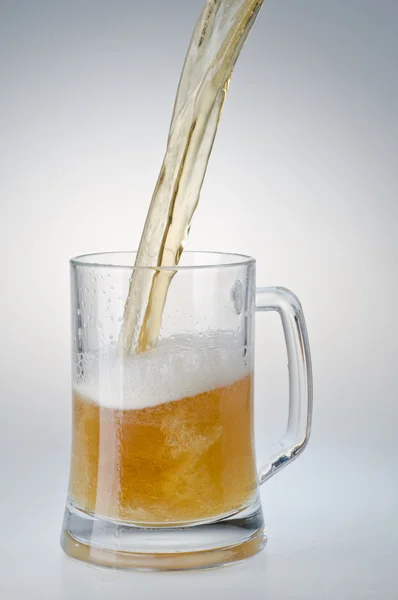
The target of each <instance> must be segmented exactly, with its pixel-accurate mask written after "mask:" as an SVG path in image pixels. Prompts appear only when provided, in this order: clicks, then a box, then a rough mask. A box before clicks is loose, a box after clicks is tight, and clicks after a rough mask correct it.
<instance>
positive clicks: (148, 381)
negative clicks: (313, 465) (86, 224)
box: [62, 253, 312, 569]
mask: <svg viewBox="0 0 398 600" xmlns="http://www.w3.org/2000/svg"><path fill="white" fill-rule="evenodd" d="M133 263H134V255H133V253H121V254H104V255H91V256H86V257H81V258H78V259H75V260H72V263H71V273H72V311H73V315H72V317H73V367H74V368H73V444H72V457H71V470H70V483H69V495H68V502H67V507H66V510H65V520H64V529H63V534H62V544H63V548H64V549H65V551H66V552H67V553H68V554H69V555H71V556H74V557H76V558H81V559H83V560H87V561H90V562H94V563H97V564H106V565H110V566H120V567H144V568H145V567H146V568H178V569H180V568H192V567H199V566H215V565H217V564H224V563H227V562H232V561H236V560H240V559H242V558H245V557H247V556H250V555H252V554H255V553H256V552H258V551H259V550H260V549H261V548H262V547H263V546H264V545H265V539H266V538H265V534H264V531H263V519H262V512H261V505H260V499H259V492H258V484H259V483H262V482H263V481H265V480H266V479H267V478H268V477H270V476H271V475H272V474H273V473H275V472H276V471H278V470H279V469H280V468H281V467H282V466H284V465H285V464H286V463H288V462H289V461H290V460H292V459H293V458H295V457H296V456H298V454H299V453H300V452H301V451H302V449H303V448H304V446H305V444H306V442H307V440H308V436H309V427H310V419H311V408H312V407H311V402H312V396H311V394H312V389H311V368H310V358H309V347H308V341H307V335H306V329H305V322H304V318H303V315H302V311H301V307H300V304H299V303H298V301H297V299H296V298H295V297H294V296H293V295H292V294H291V293H290V292H288V291H286V290H282V289H280V288H268V289H261V290H257V291H256V289H255V261H254V260H253V259H250V258H248V257H244V256H240V255H226V254H211V253H184V255H183V259H182V261H181V265H180V266H179V267H174V268H170V270H174V271H177V274H176V276H175V277H174V278H173V280H172V284H171V287H170V289H169V293H168V298H167V302H166V306H165V309H164V313H163V319H162V329H161V332H160V336H159V340H158V344H157V346H156V347H155V348H154V349H152V350H148V351H147V352H143V353H140V354H136V355H132V356H127V357H120V355H119V353H118V348H117V346H118V337H119V335H120V328H121V323H122V321H123V312H124V305H125V299H126V297H127V293H128V285H129V280H130V277H131V275H132V272H133V271H134V269H133V268H132V267H131V266H130V265H132V264H133ZM256 308H257V310H276V311H278V312H279V313H280V314H281V318H282V323H283V327H284V332H285V337H286V342H287V347H288V356H289V373H290V414H289V424H288V431H287V434H286V437H285V438H284V439H283V440H282V441H281V443H280V445H279V450H278V452H277V455H276V456H275V457H274V458H273V459H272V460H271V462H270V464H269V465H268V466H267V467H265V468H264V469H262V471H260V474H259V476H258V475H257V470H256V465H255V454H254V439H253V406H252V388H253V386H252V379H253V317H254V313H255V310H256Z"/></svg>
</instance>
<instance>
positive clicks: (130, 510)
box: [70, 375, 256, 525]
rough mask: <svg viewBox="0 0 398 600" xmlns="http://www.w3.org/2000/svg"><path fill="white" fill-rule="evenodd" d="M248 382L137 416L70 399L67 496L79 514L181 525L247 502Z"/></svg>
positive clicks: (250, 481)
mask: <svg viewBox="0 0 398 600" xmlns="http://www.w3.org/2000/svg"><path fill="white" fill-rule="evenodd" d="M252 436H253V429H252V380H251V376H250V375H247V376H246V377H243V378H241V379H239V380H237V381H233V382H232V383H231V384H230V385H226V386H224V387H219V388H216V389H212V390H211V391H207V392H203V393H199V394H197V395H194V396H190V397H186V398H180V399H179V400H174V401H170V402H165V403H161V404H158V405H156V406H150V407H147V408H143V409H138V410H137V409H135V410H134V409H132V410H120V409H114V408H107V407H100V406H99V405H98V404H97V403H95V402H93V401H91V400H90V399H89V398H85V397H83V396H82V395H79V394H78V393H74V398H73V449H72V464H71V477H70V495H71V497H72V500H73V502H74V503H75V504H76V505H78V506H79V507H80V508H82V509H84V510H85V511H88V512H92V513H94V512H95V514H96V515H102V516H104V517H106V518H110V519H117V520H122V521H129V522H133V523H138V524H139V523H142V524H145V523H148V524H150V523H156V524H157V525H158V524H160V523H167V524H170V523H184V522H193V521H203V520H206V519H211V518H214V517H218V516H222V515H226V514H230V513H232V512H234V511H236V510H238V509H240V508H242V507H244V506H245V505H247V504H249V503H250V501H251V500H252V497H253V494H254V491H255V489H256V473H255V470H254V464H255V463H254V457H253V450H252Z"/></svg>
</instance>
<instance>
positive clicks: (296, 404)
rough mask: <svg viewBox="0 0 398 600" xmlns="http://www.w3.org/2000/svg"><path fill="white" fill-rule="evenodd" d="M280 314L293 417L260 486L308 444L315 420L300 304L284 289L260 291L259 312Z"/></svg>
mask: <svg viewBox="0 0 398 600" xmlns="http://www.w3.org/2000/svg"><path fill="white" fill-rule="evenodd" d="M266 311H276V312H278V313H279V314H280V317H281V321H282V326H283V331H284V334H285V341H286V347H287V356H288V368H289V417H288V423H287V429H286V433H285V435H284V436H283V438H282V439H281V440H280V441H279V442H278V443H277V444H276V445H275V446H274V447H273V448H274V452H273V456H272V458H271V460H270V462H269V463H268V464H267V465H265V466H264V467H263V468H262V469H261V470H260V472H259V482H260V485H261V484H262V483H264V481H267V479H269V478H270V477H272V476H273V475H275V473H278V472H279V471H280V470H281V469H283V467H285V466H286V465H288V464H290V463H291V462H292V461H293V460H295V459H296V458H297V457H298V456H300V454H301V453H302V452H303V450H304V448H305V447H306V445H307V443H308V439H309V436H310V432H311V420H312V367H311V354H310V346H309V341H308V334H307V327H306V324H305V318H304V314H303V309H302V307H301V304H300V301H299V299H298V298H297V296H295V295H294V294H293V293H292V292H291V291H289V290H287V289H285V288H281V287H270V288H258V289H257V290H256V312H266Z"/></svg>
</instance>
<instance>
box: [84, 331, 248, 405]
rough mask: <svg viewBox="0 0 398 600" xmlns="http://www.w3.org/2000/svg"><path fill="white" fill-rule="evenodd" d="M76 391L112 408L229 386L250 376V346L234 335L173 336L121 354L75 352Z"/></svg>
mask: <svg viewBox="0 0 398 600" xmlns="http://www.w3.org/2000/svg"><path fill="white" fill-rule="evenodd" d="M74 367H75V376H74V389H75V391H76V392H77V393H78V394H80V395H82V396H84V397H86V398H87V399H89V400H91V401H92V402H96V403H98V404H99V405H100V406H104V407H108V408H114V409H125V410H128V409H140V408H147V407H150V406H156V405H157V404H162V403H164V402H170V401H173V400H179V399H180V398H184V397H189V396H194V395H196V394H200V393H203V392H207V391H210V390H212V389H214V388H218V387H224V386H226V385H230V384H232V383H234V382H235V381H238V380H239V379H242V378H243V377H245V376H246V375H248V374H249V373H250V371H251V364H250V361H249V360H248V357H247V353H246V348H245V347H244V346H243V345H242V342H241V340H240V339H239V338H238V337H237V336H236V335H235V334H234V333H226V332H212V333H209V334H204V335H200V336H199V335H193V334H192V335H187V336H174V337H170V338H168V339H166V340H161V341H160V342H159V344H158V346H157V347H156V348H155V349H154V350H151V351H149V352H145V353H141V354H137V355H134V356H131V357H128V358H123V359H121V358H118V357H117V355H116V349H114V348H111V349H110V351H109V352H108V353H107V354H106V355H104V354H98V353H90V352H87V353H83V354H76V355H75V363H74Z"/></svg>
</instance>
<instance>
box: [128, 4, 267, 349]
mask: <svg viewBox="0 0 398 600" xmlns="http://www.w3.org/2000/svg"><path fill="white" fill-rule="evenodd" d="M262 4H263V0H207V2H206V6H205V8H204V10H203V12H202V14H201V16H200V18H199V21H198V23H197V25H196V27H195V30H194V33H193V37H192V41H191V44H190V46H189V49H188V53H187V56H186V59H185V64H184V68H183V71H182V75H181V79H180V83H179V87H178V91H177V97H176V101H175V106H174V113H173V117H172V121H171V126H170V132H169V138H168V143H167V149H166V155H165V158H164V161H163V165H162V168H161V171H160V175H159V179H158V182H157V184H156V188H155V191H154V194H153V197H152V201H151V205H150V208H149V211H148V215H147V219H146V223H145V226H144V230H143V233H142V237H141V242H140V246H139V249H138V254H137V258H136V263H135V266H136V267H140V266H146V267H148V266H153V267H154V269H153V270H150V269H142V270H140V269H136V270H134V271H133V275H132V278H131V281H130V289H129V293H128V298H127V301H126V306H125V312H124V322H123V326H122V329H121V333H120V339H119V353H120V354H121V355H122V356H128V355H130V354H133V353H136V352H143V351H145V350H148V349H150V348H152V347H153V346H154V345H155V344H156V340H157V337H158V334H159V331H160V325H161V319H162V312H163V308H164V305H165V302H166V297H167V291H168V287H169V285H170V282H171V279H172V277H173V274H174V272H173V271H172V270H161V269H156V267H162V266H168V267H170V266H174V265H177V264H178V262H179V260H180V257H181V254H182V251H183V249H184V245H185V241H186V239H187V236H188V233H189V229H190V225H191V220H192V216H193V214H194V212H195V209H196V207H197V205H198V201H199V196H200V191H201V188H202V184H203V180H204V177H205V174H206V168H207V164H208V162H209V158H210V154H211V150H212V146H213V142H214V138H215V136H216V132H217V127H218V122H219V119H220V115H221V112H222V107H223V104H224V100H225V97H226V93H227V90H228V85H229V81H230V77H231V74H232V71H233V68H234V65H235V63H236V60H237V59H238V57H239V54H240V51H241V49H242V47H243V44H244V42H245V40H246V38H247V36H248V34H249V32H250V29H251V27H252V25H253V23H254V21H255V19H256V17H257V15H258V13H259V11H260V9H261V6H262Z"/></svg>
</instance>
